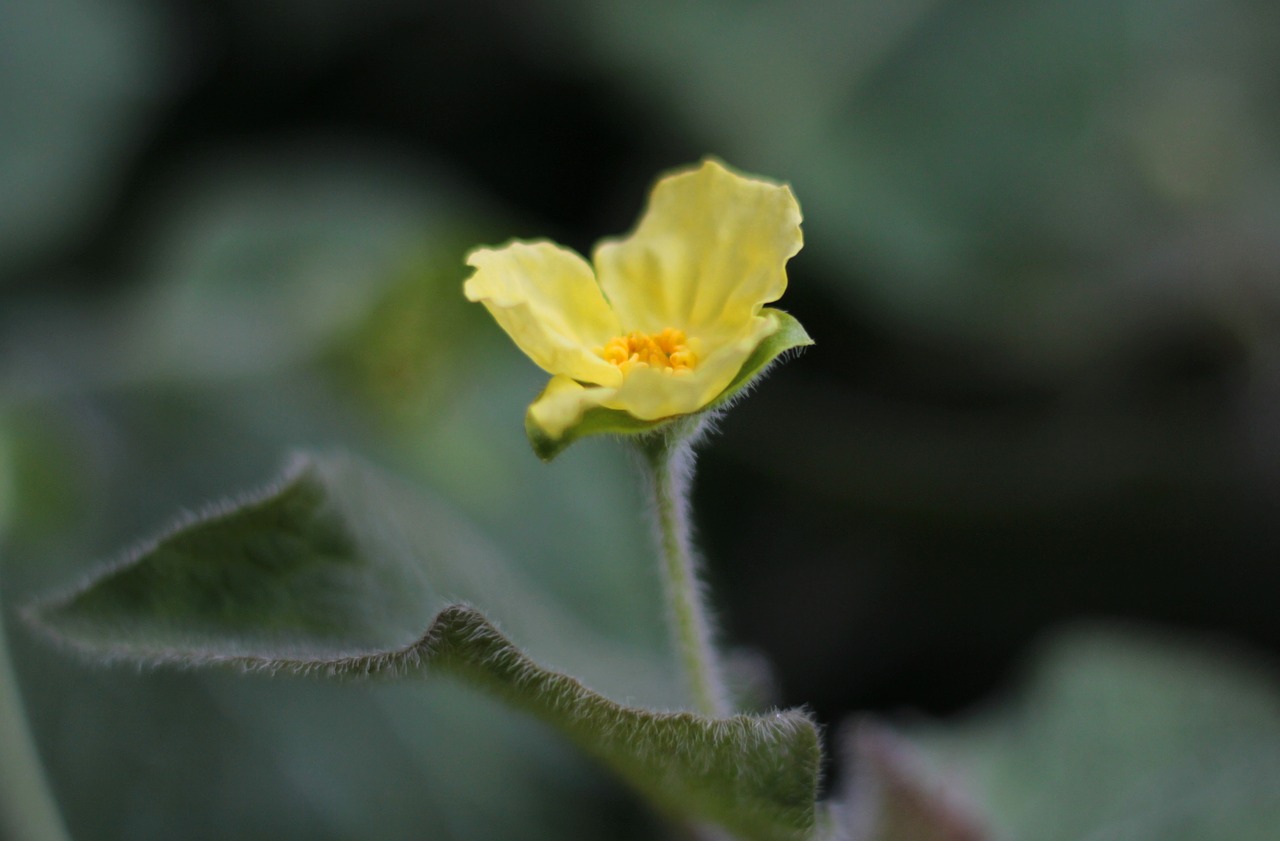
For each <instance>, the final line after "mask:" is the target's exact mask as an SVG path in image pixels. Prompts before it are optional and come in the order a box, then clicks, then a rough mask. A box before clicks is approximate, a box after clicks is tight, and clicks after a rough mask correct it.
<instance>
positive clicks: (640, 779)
mask: <svg viewBox="0 0 1280 841" xmlns="http://www.w3.org/2000/svg"><path fill="white" fill-rule="evenodd" d="M403 490H404V489H403V488H398V487H396V486H394V485H393V484H392V483H391V482H389V481H388V480H387V479H386V478H385V477H381V476H379V475H378V474H376V473H374V472H373V471H370V470H368V469H367V468H364V467H362V466H361V465H359V464H357V463H355V462H354V461H352V460H350V459H345V458H329V459H320V458H299V459H298V460H296V461H295V463H294V464H293V466H291V467H290V469H289V470H288V471H286V473H285V475H284V476H283V477H282V478H281V479H280V480H279V481H278V482H276V483H274V484H273V485H271V486H270V487H269V488H268V489H267V490H265V491H263V492H261V493H258V494H255V495H253V496H251V497H247V498H245V499H243V500H241V501H239V502H238V503H235V504H232V505H224V506H221V507H219V508H217V509H214V510H212V511H210V512H207V513H206V514H204V515H202V516H198V517H192V518H188V519H187V520H185V521H183V522H182V523H180V524H179V525H178V526H177V527H175V528H173V529H170V530H169V531H167V532H165V533H164V534H163V535H161V536H160V537H159V538H157V539H156V540H153V541H150V542H147V543H144V544H142V545H141V546H140V547H139V548H137V549H135V550H134V551H132V552H130V553H128V554H127V555H126V557H125V558H124V559H123V560H122V561H121V562H119V563H117V564H114V565H112V566H110V567H108V568H106V569H104V570H102V571H100V572H99V573H97V574H96V575H94V576H93V577H91V578H90V580H89V581H87V582H86V583H85V584H83V585H82V586H80V587H79V588H77V589H76V590H74V591H72V592H70V593H69V594H67V595H65V596H62V597H57V598H53V599H50V600H48V601H46V602H44V603H42V604H39V605H37V606H35V607H34V608H33V609H32V610H31V611H30V612H29V616H30V618H31V619H32V620H33V621H34V622H35V623H36V624H37V625H39V626H40V627H42V628H43V629H45V630H46V631H48V632H49V633H51V634H52V635H53V636H55V637H56V638H57V639H59V640H61V641H62V642H64V643H67V644H69V645H70V646H72V647H74V648H77V649H79V650H81V651H83V652H86V653H88V654H90V655H91V656H94V657H96V658H98V659H104V660H126V661H132V662H138V663H143V664H147V665H161V664H170V663H176V664H181V665H187V666H206V665H224V666H234V667H239V668H241V669H245V670H249V671H272V672H274V671H283V672H289V673H299V674H312V673H314V674H325V675H333V676H341V677H348V678H355V677H385V678H390V677H407V676H417V677H428V678H429V677H431V676H433V675H434V674H436V673H442V672H443V673H450V674H454V675H456V676H458V677H461V678H462V679H464V680H467V681H469V682H471V683H472V684H475V685H478V686H480V687H483V688H485V689H487V690H489V691H490V692H493V693H495V694H496V695H498V696H499V697H501V698H503V699H504V700H506V701H508V702H509V703H511V704H512V705H514V706H516V707H518V708H520V709H523V710H525V711H526V712H529V713H531V714H533V715H535V716H537V717H538V718H540V719H541V720H543V721H544V722H546V723H548V724H549V725H551V726H552V727H555V728H557V729H558V730H560V731H561V732H562V733H563V734H564V735H565V736H567V737H568V738H569V739H571V740H572V741H573V742H575V743H576V744H577V745H578V746H579V747H580V748H582V749H583V750H584V751H585V752H587V753H588V754H590V755H592V756H594V757H595V758H596V759H597V760H599V761H601V762H603V763H604V764H606V765H607V766H609V767H610V768H612V769H613V770H614V771H615V773H617V774H618V775H619V776H620V777H621V778H623V779H624V780H626V781H627V782H628V783H630V784H631V785H632V786H633V787H635V788H636V789H637V790H638V791H640V792H642V793H643V794H644V795H646V797H647V798H648V799H649V801H650V802H651V803H652V804H653V805H654V806H655V808H657V809H658V810H659V811H661V812H663V813H665V814H667V815H669V816H671V817H672V818H673V819H676V820H679V821H684V822H690V823H712V824H719V825H721V826H724V827H726V828H727V829H729V830H730V831H731V832H733V833H734V834H735V835H736V836H737V837H740V838H742V839H758V841H799V839H805V838H808V837H809V836H810V834H811V831H812V827H813V823H814V808H815V799H816V789H817V777H818V768H819V763H820V748H819V742H818V736H817V731H816V728H815V727H814V725H813V723H812V722H811V720H810V719H809V718H808V716H807V715H806V714H804V713H801V712H797V711H788V712H779V713H775V714H772V715H764V716H734V717H732V718H728V719H719V720H718V719H709V718H706V717H703V716H698V715H695V714H693V713H689V712H667V711H659V710H655V709H646V708H643V707H638V706H634V705H632V704H629V703H628V704H622V703H617V702H616V701H614V700H610V698H609V697H608V696H606V695H605V694H602V693H601V692H598V691H595V690H594V689H590V688H588V687H587V685H586V684H584V683H583V682H582V681H580V680H578V679H576V678H574V677H570V676H569V675H568V674H565V673H562V672H559V671H552V670H550V669H547V668H544V667H543V666H541V665H539V663H538V662H537V661H536V660H535V659H533V658H532V657H530V656H529V655H528V654H526V653H525V652H524V651H523V650H522V648H521V647H517V645H516V644H515V643H514V642H513V641H512V637H509V636H508V635H507V633H504V632H502V631H499V630H498V629H497V628H496V627H495V625H494V624H493V623H492V622H490V621H489V619H487V618H486V616H485V614H484V613H482V612H481V609H480V607H483V608H485V610H496V611H497V612H498V613H499V614H501V615H503V616H504V619H505V617H506V615H507V614H505V613H504V612H503V609H504V608H505V609H507V610H510V616H511V621H510V623H509V624H508V625H507V629H506V630H507V632H509V633H512V634H513V636H514V637H516V638H519V639H520V640H521V643H522V645H533V646H534V647H535V648H537V649H538V650H541V651H545V652H553V653H552V655H551V656H552V657H553V658H554V660H555V662H557V663H566V662H567V663H569V664H586V665H589V664H590V657H588V656H587V655H589V654H592V653H593V652H592V651H589V650H588V649H590V648H591V647H592V644H593V642H592V641H591V640H590V639H589V632H584V630H583V629H581V628H576V627H570V626H567V625H566V621H567V620H564V619H559V620H551V619H548V618H547V617H542V619H541V620H540V621H530V620H529V619H528V617H527V615H525V614H528V613H529V610H528V606H527V605H523V604H522V605H521V609H516V608H515V607H514V606H513V605H514V604H515V602H513V601H512V600H510V599H508V600H507V601H506V602H505V603H504V599H503V597H502V596H501V594H500V593H497V592H495V582H498V581H508V582H509V579H511V578H513V577H514V576H515V573H514V572H513V571H512V570H509V569H505V570H504V569H501V568H498V567H495V566H493V565H491V564H488V563H487V562H486V560H485V558H484V556H483V553H481V552H477V551H476V547H475V546H472V545H469V543H468V540H469V539H468V538H467V537H466V536H465V535H462V534H461V532H460V530H459V528H458V523H457V522H456V521H455V520H449V519H448V518H447V517H446V518H441V517H438V516H437V515H436V513H433V511H432V508H431V506H429V505H426V504H425V502H424V500H423V499H421V498H419V497H417V496H415V495H412V494H410V495H405V494H404V493H403ZM437 513H438V512H437ZM512 598H513V599H515V600H518V601H520V602H522V603H523V602H527V601H536V595H535V594H533V593H532V592H530V591H527V590H526V588H523V587H521V586H519V585H517V586H516V587H515V595H514V596H513V597H512ZM424 629H425V630H424ZM557 634H558V635H559V637H560V638H561V639H557ZM584 638H585V639H584ZM566 639H567V640H571V641H572V643H571V644H566V643H565V640H566ZM596 653H597V655H598V657H601V658H604V659H608V660H611V661H617V660H618V658H619V655H618V654H617V652H614V651H609V652H603V653H600V652H596ZM650 665H651V664H650ZM629 670H630V669H629ZM587 671H590V669H587ZM634 671H635V672H636V674H637V675H639V676H640V677H641V679H643V680H654V681H656V680H657V679H653V678H649V677H647V676H646V673H645V671H644V668H643V666H642V665H640V664H637V668H636V669H635V670H634ZM616 691H617V690H615V692H616ZM623 691H624V692H626V694H622V695H617V697H632V695H631V693H630V691H629V690H623Z"/></svg>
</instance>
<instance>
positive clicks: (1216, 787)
mask: <svg viewBox="0 0 1280 841" xmlns="http://www.w3.org/2000/svg"><path fill="white" fill-rule="evenodd" d="M918 735H919V738H918V743H919V744H920V745H921V746H922V747H923V748H925V749H926V750H927V751H928V752H929V753H930V754H932V757H933V759H935V760H937V762H936V763H935V764H936V765H937V770H940V771H944V772H946V773H947V774H949V775H950V778H951V780H952V781H953V782H954V783H956V784H957V785H960V786H962V787H963V788H964V789H966V790H967V791H968V792H969V794H971V795H972V796H973V797H974V798H976V799H977V801H978V802H980V803H981V804H982V805H983V806H984V807H985V812H986V814H987V816H988V817H989V819H990V820H991V822H992V823H993V824H995V826H996V828H997V829H998V830H1000V832H999V834H998V836H997V837H998V838H1002V839H1004V838H1007V839H1022V838H1036V839H1042V841H1085V840H1086V839H1088V841H1218V840H1219V839H1221V841H1264V840H1265V839H1273V838H1275V832H1276V827H1277V826H1280V682H1277V680H1276V679H1275V675H1274V673H1268V672H1267V671H1266V670H1265V669H1263V668H1261V667H1260V666H1259V665H1258V664H1256V663H1251V662H1249V661H1247V660H1246V659H1244V658H1243V657H1241V656H1239V655H1236V654H1234V653H1232V652H1230V651H1228V650H1225V649H1220V648H1217V647H1213V646H1210V645H1207V644H1204V643H1200V644H1198V645H1195V646H1186V645H1185V644H1177V643H1175V642H1173V641H1171V640H1168V639H1163V638H1159V637H1154V636H1151V635H1145V636H1138V635H1134V634H1132V633H1128V634H1122V633H1115V632H1111V631H1107V632H1102V631H1092V632H1087V633H1080V632H1077V633H1073V634H1070V635H1067V636H1064V637H1062V638H1060V639H1058V640H1057V641H1055V642H1054V644H1052V645H1051V646H1050V647H1049V648H1047V649H1046V650H1045V651H1044V652H1043V654H1042V657H1041V658H1040V660H1039V662H1038V664H1037V666H1036V669H1035V671H1034V673H1033V675H1032V678H1031V680H1030V684H1029V686H1028V687H1027V690H1026V691H1025V693H1024V694H1023V695H1022V696H1021V697H1020V699H1019V700H1018V702H1017V703H1016V704H1015V705H1012V706H1008V707H1006V708H1003V709H998V710H993V711H991V712H989V713H987V714H985V715H982V716H979V717H978V718H976V719H974V720H971V721H969V722H967V723H965V724H963V725H961V726H960V727H959V728H958V729H954V730H948V731H945V732H944V731H941V730H936V729H935V730H930V731H927V732H921V733H919V734H918Z"/></svg>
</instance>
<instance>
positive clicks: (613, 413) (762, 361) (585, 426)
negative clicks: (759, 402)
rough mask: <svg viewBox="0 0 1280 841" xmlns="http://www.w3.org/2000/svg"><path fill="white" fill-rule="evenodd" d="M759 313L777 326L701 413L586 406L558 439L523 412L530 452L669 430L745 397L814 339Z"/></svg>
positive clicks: (792, 322) (788, 322) (791, 321)
mask: <svg viewBox="0 0 1280 841" xmlns="http://www.w3.org/2000/svg"><path fill="white" fill-rule="evenodd" d="M761 314H762V315H764V314H768V315H772V316H773V317H774V318H776V319H777V320H778V329H777V330H775V331H774V332H773V333H772V334H770V335H769V336H768V337H767V338H766V339H765V340H764V341H763V342H761V343H760V345H759V346H758V347H757V348H756V349H755V352H754V353H752V354H751V356H749V357H747V361H746V362H744V363H743V365H742V367H741V368H740V369H739V370H738V374H737V376H735V377H734V378H733V381H732V382H730V383H729V385H728V386H727V387H725V389H724V391H722V392H720V394H719V395H718V396H717V397H716V398H715V399H714V400H712V401H711V402H710V403H708V404H707V406H706V407H705V408H704V409H703V410H702V411H700V412H697V413H695V414H692V415H682V416H680V417H675V418H662V419H660V420H653V421H645V420H640V419H639V418H637V417H635V416H633V415H630V414H628V413H627V412H623V411H621V410H618V409H605V408H600V407H597V408H594V409H588V410H587V411H586V412H585V413H583V415H582V419H581V420H579V421H578V423H576V424H574V425H573V426H572V427H570V428H569V429H567V430H566V431H565V432H564V434H563V435H561V436H560V437H559V438H552V437H551V436H549V435H547V434H546V432H545V431H543V429H542V428H541V427H539V426H538V425H537V424H536V423H534V421H533V419H532V417H531V416H530V415H528V414H526V415H525V423H524V428H525V432H526V433H527V434H528V436H529V443H530V444H532V445H533V451H534V452H535V453H537V454H538V457H539V458H541V459H542V460H544V461H550V460H551V459H553V458H555V457H556V456H558V455H559V454H560V453H561V452H563V451H564V449H565V448H566V447H568V446H569V445H570V444H572V443H573V442H574V441H577V440H580V439H582V438H587V437H589V436H592V435H648V434H652V433H659V432H664V431H666V430H669V429H670V428H671V427H672V426H674V425H679V424H688V423H690V422H691V421H692V422H697V419H699V418H702V417H705V416H707V415H708V414H709V413H714V412H717V411H721V410H723V409H725V408H727V407H728V406H730V405H731V404H732V403H733V402H734V401H736V400H738V399H739V398H741V397H743V396H745V395H746V394H747V392H748V391H750V390H751V388H752V387H753V386H754V385H755V384H756V383H758V382H759V380H760V378H761V377H762V376H764V374H765V372H766V371H767V370H768V369H769V368H770V367H771V366H772V365H773V363H774V362H777V361H779V359H780V358H781V357H782V356H783V355H784V354H786V353H787V352H788V351H793V350H796V349H797V348H801V347H805V346H807V345H811V344H813V339H811V338H809V334H808V333H807V332H805V329H804V327H803V326H801V324H800V322H799V321H797V320H796V319H795V318H794V317H792V316H791V315H789V314H787V313H785V312H783V311H782V310H776V309H772V308H769V307H766V308H765V309H763V310H761Z"/></svg>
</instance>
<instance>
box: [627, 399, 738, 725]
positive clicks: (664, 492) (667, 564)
mask: <svg viewBox="0 0 1280 841" xmlns="http://www.w3.org/2000/svg"><path fill="white" fill-rule="evenodd" d="M686 426H689V427H694V428H693V429H686V428H684V427H686ZM697 426H700V424H697V423H690V424H687V425H686V424H681V425H679V427H678V428H677V429H678V431H677V430H670V429H669V430H664V433H665V434H664V433H657V434H653V435H648V436H643V437H641V438H638V439H636V443H637V445H638V446H637V449H638V450H639V451H640V454H641V457H642V463H643V467H644V470H645V474H646V479H647V480H648V486H649V491H650V493H651V494H652V497H653V510H654V518H655V521H656V526H657V538H658V550H659V555H660V563H661V567H662V577H663V583H664V585H665V590H666V596H667V611H668V617H669V621H670V623H671V634H672V638H673V642H674V644H675V646H676V651H677V652H678V654H679V657H680V662H681V666H682V667H683V670H684V675H685V679H686V680H687V681H688V684H689V689H690V691H691V693H692V696H693V701H694V705H695V708H696V709H697V711H698V712H700V713H702V714H703V715H707V716H711V717H713V718H720V717H724V716H728V715H729V714H730V713H731V712H732V709H731V704H730V702H729V695H728V691H727V689H726V687H725V681H724V670H723V667H722V666H721V664H720V658H719V654H718V653H717V651H716V648H715V643H714V641H713V639H712V633H711V622H710V620H709V615H708V611H707V607H706V604H705V599H704V595H705V588H704V587H703V586H702V582H701V580H700V579H699V577H698V558H697V554H696V552H695V551H694V548H693V540H692V538H691V535H690V523H689V488H690V485H691V482H692V478H693V461H694V458H693V441H694V439H695V438H696V437H697ZM681 433H692V434H681Z"/></svg>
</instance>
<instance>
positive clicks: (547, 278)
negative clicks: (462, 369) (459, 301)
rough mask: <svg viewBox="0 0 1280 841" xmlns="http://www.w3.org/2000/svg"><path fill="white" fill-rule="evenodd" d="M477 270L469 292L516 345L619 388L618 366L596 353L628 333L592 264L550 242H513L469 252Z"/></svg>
mask: <svg viewBox="0 0 1280 841" xmlns="http://www.w3.org/2000/svg"><path fill="white" fill-rule="evenodd" d="M467 265H469V266H472V267H474V268H475V273H474V274H472V275H471V277H470V278H468V279H467V282H466V284H465V285H464V286H463V292H464V293H465V294H466V296H467V299H468V300H471V301H479V302H481V303H483V304H484V305H485V307H486V308H488V310H489V312H490V313H492V315H493V317H494V319H495V320H496V321H497V322H498V324H499V325H500V326H501V327H502V329H503V330H506V331H507V333H508V334H509V335H510V336H511V338H512V340H513V341H514V342H515V343H516V345H517V346H518V347H519V348H520V349H521V350H522V351H524V352H525V353H526V354H528V356H529V358H530V359H532V360H533V361H534V362H536V363H537V364H538V365H539V366H541V367H542V369H543V370H545V371H547V372H548V373H550V374H563V375H565V376H568V377H572V378H573V379H577V380H582V381H584V382H592V383H599V384H601V385H607V386H613V385H617V384H619V383H620V382H621V380H622V375H621V373H620V372H619V371H618V369H617V368H616V367H615V366H613V365H610V364H609V363H607V362H605V361H604V360H603V359H601V358H600V357H599V356H598V355H596V353H595V352H594V350H595V348H598V347H600V346H602V345H604V344H605V343H606V342H607V341H609V339H610V338H612V337H613V336H616V335H618V333H619V332H621V326H620V324H619V322H618V318H617V316H616V315H614V312H613V310H612V309H610V307H609V304H608V302H607V301H605V299H604V295H603V294H602V293H601V291H600V287H599V285H598V284H597V283H596V279H595V276H594V275H593V274H592V273H591V267H590V266H589V265H587V262H586V261H585V260H583V259H582V258H581V257H579V256H578V255H577V254H575V253H574V252H572V251H570V250H569V249H567V248H561V247H559V246H557V245H555V244H553V243H550V242H547V241H545V240H539V241H535V242H520V241H514V240H513V241H512V242H510V243H508V244H507V245H505V246H503V247H502V248H498V249H492V248H478V249H476V250H475V251H472V252H471V253H470V254H468V255H467Z"/></svg>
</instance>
